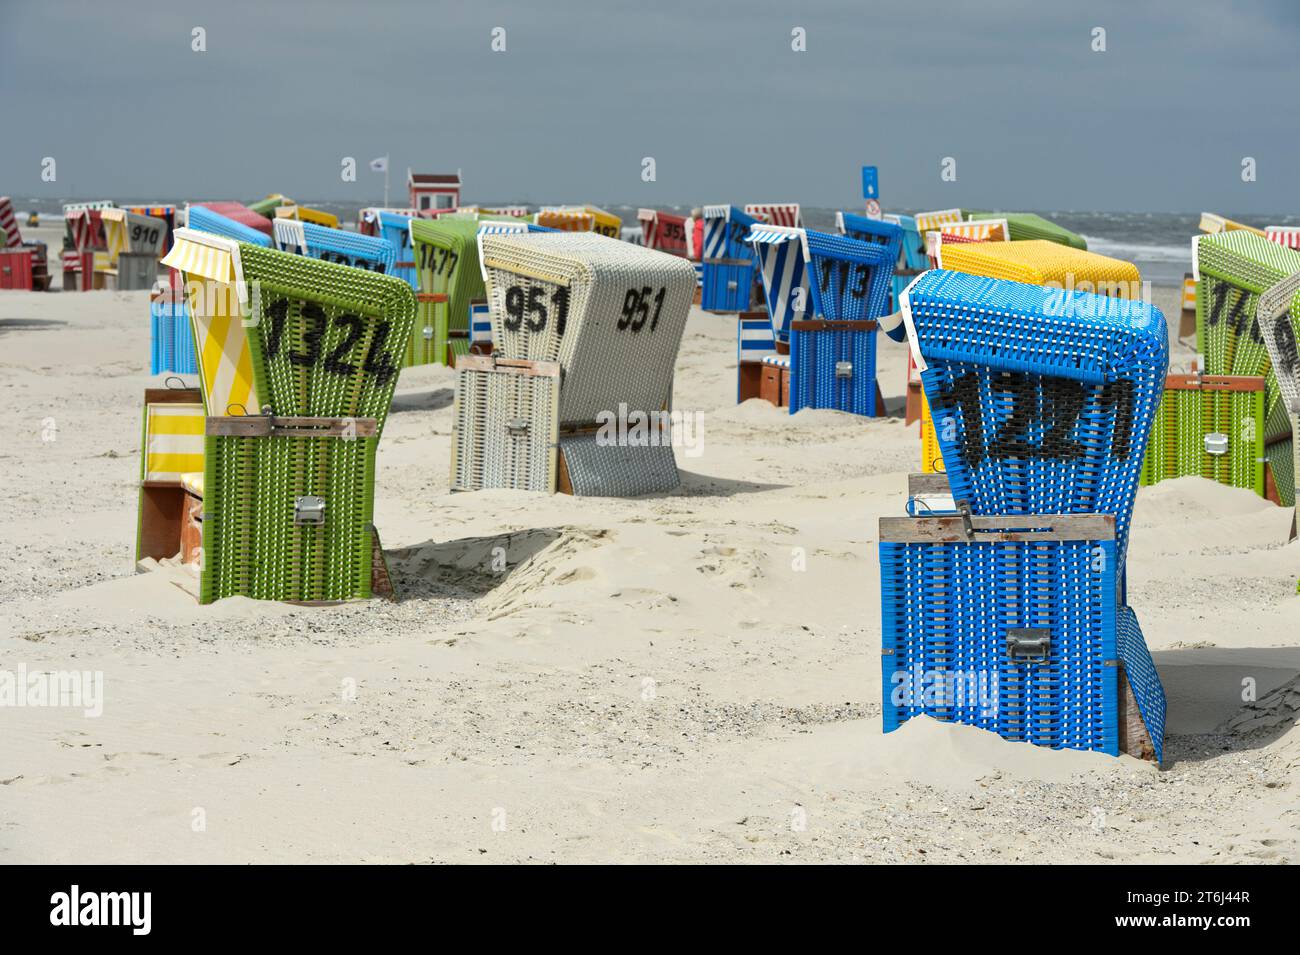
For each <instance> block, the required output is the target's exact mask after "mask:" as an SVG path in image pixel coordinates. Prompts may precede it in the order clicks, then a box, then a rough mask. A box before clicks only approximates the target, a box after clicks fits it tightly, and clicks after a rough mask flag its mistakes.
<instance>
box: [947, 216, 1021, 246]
mask: <svg viewBox="0 0 1300 955" xmlns="http://www.w3.org/2000/svg"><path fill="white" fill-rule="evenodd" d="M939 231H940V232H941V233H942V234H943V235H959V236H961V237H962V238H963V239H979V240H980V241H981V242H1006V241H1008V240H1009V239H1010V236H1008V235H1007V227H1006V220H1005V219H980V220H979V221H977V222H952V223H947V224H945V225H942V226H940V227H939Z"/></svg>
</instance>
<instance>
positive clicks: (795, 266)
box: [749, 224, 901, 417]
mask: <svg viewBox="0 0 1300 955" xmlns="http://www.w3.org/2000/svg"><path fill="white" fill-rule="evenodd" d="M749 240H750V242H751V243H752V245H753V248H754V250H755V254H756V255H757V256H758V262H759V271H760V273H761V275H762V279H763V288H764V292H765V295H766V300H767V307H768V313H769V314H770V315H771V317H772V332H773V336H774V338H775V339H776V341H777V342H780V343H788V344H789V346H790V383H789V391H790V413H791V414H794V413H795V412H797V411H799V410H800V409H802V408H833V409H836V410H839V411H848V412H851V413H853V414H861V415H867V416H869V417H871V416H875V415H877V414H881V413H883V401H882V399H881V397H880V389H879V387H878V386H877V384H876V330H877V328H878V327H879V324H880V319H881V316H882V315H884V313H885V308H886V306H887V304H888V301H889V286H890V280H891V278H892V275H893V270H894V257H893V255H892V254H891V249H890V247H889V246H887V245H880V244H877V243H872V242H859V241H858V240H856V239H850V238H847V237H844V236H836V235H830V234H829V233H825V232H813V231H810V230H807V229H793V228H784V227H781V226H769V225H766V224H760V225H756V226H754V227H753V228H752V229H751V230H750V233H749ZM900 328H901V326H900Z"/></svg>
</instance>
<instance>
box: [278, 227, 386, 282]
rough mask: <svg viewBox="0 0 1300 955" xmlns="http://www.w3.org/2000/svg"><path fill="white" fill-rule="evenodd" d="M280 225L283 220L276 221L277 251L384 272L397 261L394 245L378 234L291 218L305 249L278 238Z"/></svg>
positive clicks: (280, 229)
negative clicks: (351, 230)
mask: <svg viewBox="0 0 1300 955" xmlns="http://www.w3.org/2000/svg"><path fill="white" fill-rule="evenodd" d="M284 225H285V223H284V221H283V220H279V221H277V222H276V228H277V230H278V231H277V234H276V239H277V241H276V243H275V244H276V248H278V249H279V250H280V251H281V252H295V253H300V254H304V255H308V256H310V257H311V258H313V259H322V260H324V261H326V262H334V263H336V264H338V265H350V266H352V267H353V268H359V269H368V270H369V271H371V272H379V273H381V274H384V275H389V274H391V273H392V271H393V265H394V263H395V262H396V261H397V249H396V248H395V247H394V246H393V243H391V242H389V241H388V240H387V239H384V238H381V237H379V236H373V235H361V234H360V233H357V232H348V231H346V230H344V229H331V228H329V227H328V226H323V225H318V224H316V223H315V222H295V223H293V228H294V229H298V228H301V230H302V237H303V239H304V240H305V241H306V244H307V245H306V249H301V248H299V247H296V246H295V245H294V244H293V243H290V242H282V241H280V238H279V237H280V231H282V227H283V226H284Z"/></svg>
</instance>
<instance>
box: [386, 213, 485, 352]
mask: <svg viewBox="0 0 1300 955" xmlns="http://www.w3.org/2000/svg"><path fill="white" fill-rule="evenodd" d="M493 218H497V217H493ZM500 218H507V217H505V216H502V217H500ZM478 219H479V216H478V214H474V215H473V216H472V217H466V218H460V217H458V216H455V215H448V216H442V217H440V218H438V219H412V220H411V223H410V229H411V247H412V248H413V249H414V251H415V270H416V275H417V276H418V278H419V283H420V291H419V293H418V294H417V295H416V302H417V307H416V323H415V328H416V331H415V334H414V335H412V336H411V342H410V345H409V347H408V348H407V350H406V357H405V360H404V362H403V363H404V364H407V365H427V364H438V365H448V366H454V365H455V364H456V358H457V356H459V355H466V354H469V344H470V338H469V303H470V302H471V301H472V300H474V299H481V298H483V296H484V291H483V273H482V272H481V271H480V270H479V264H478V244H477V242H476V237H477V235H478Z"/></svg>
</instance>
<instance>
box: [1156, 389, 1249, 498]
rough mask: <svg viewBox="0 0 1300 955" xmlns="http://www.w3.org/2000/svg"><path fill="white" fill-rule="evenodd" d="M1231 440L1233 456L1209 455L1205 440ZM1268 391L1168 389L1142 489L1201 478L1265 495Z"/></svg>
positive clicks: (1162, 402) (1230, 447)
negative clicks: (1179, 479)
mask: <svg viewBox="0 0 1300 955" xmlns="http://www.w3.org/2000/svg"><path fill="white" fill-rule="evenodd" d="M1215 432H1217V433H1219V434H1225V435H1227V436H1228V453H1227V454H1223V455H1214V454H1207V453H1206V451H1205V436H1206V435H1207V434H1212V433H1215ZM1263 441H1264V392H1262V391H1212V390H1192V389H1180V388H1166V389H1165V392H1164V394H1163V395H1162V396H1161V398H1160V407H1159V409H1158V410H1157V411H1156V417H1155V422H1154V424H1153V425H1152V428H1151V437H1150V438H1149V439H1148V440H1147V450H1146V456H1145V457H1144V458H1143V459H1142V473H1141V478H1140V483H1141V485H1142V486H1144V487H1145V486H1147V485H1150V484H1155V483H1157V482H1158V481H1163V480H1166V479H1167V478H1177V477H1187V476H1189V475H1197V476H1200V477H1203V478H1209V479H1210V480H1211V481H1218V482H1219V483H1220V484H1226V485H1228V486H1230V487H1244V488H1249V489H1250V490H1252V491H1254V492H1255V493H1256V494H1259V495H1260V496H1263V494H1264V461H1263V457H1264V455H1263V453H1262V449H1263Z"/></svg>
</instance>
